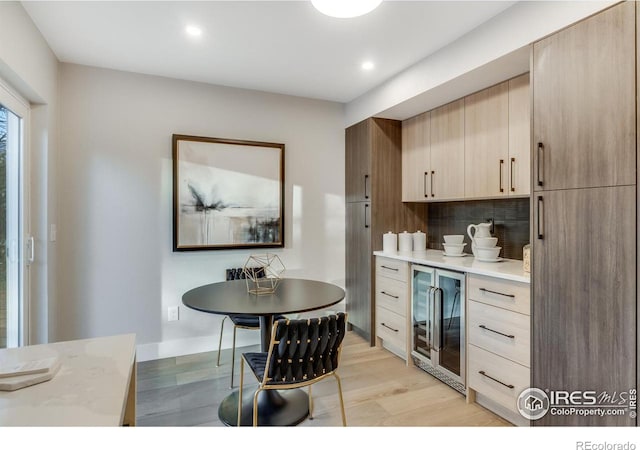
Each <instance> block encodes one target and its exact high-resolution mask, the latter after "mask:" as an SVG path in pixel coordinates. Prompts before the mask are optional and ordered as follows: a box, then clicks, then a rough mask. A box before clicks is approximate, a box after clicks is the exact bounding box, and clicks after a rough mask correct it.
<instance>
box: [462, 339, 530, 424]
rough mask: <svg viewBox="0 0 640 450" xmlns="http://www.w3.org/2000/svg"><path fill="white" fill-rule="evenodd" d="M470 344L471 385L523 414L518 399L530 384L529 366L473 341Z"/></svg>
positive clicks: (469, 373)
mask: <svg viewBox="0 0 640 450" xmlns="http://www.w3.org/2000/svg"><path fill="white" fill-rule="evenodd" d="M468 348H469V372H468V373H467V379H468V383H469V387H470V388H471V389H473V390H475V391H477V392H479V393H481V394H484V395H486V396H487V397H489V398H490V399H491V400H493V401H494V402H496V403H498V404H500V405H502V406H504V407H505V408H508V409H509V410H510V411H514V412H515V413H516V414H519V413H518V409H517V406H516V403H517V400H518V396H519V395H520V393H521V392H522V391H523V390H524V389H526V388H528V387H530V386H529V385H530V375H529V368H528V367H524V366H522V365H520V364H518V363H515V362H513V361H509V360H508V359H505V358H502V357H500V356H497V355H494V354H493V353H491V352H488V351H486V350H483V349H481V348H479V347H476V346H475V345H469V347H468ZM480 372H483V373H484V375H483V374H482V373H480ZM490 377H491V378H490ZM501 383H504V384H501ZM505 385H506V386H505Z"/></svg>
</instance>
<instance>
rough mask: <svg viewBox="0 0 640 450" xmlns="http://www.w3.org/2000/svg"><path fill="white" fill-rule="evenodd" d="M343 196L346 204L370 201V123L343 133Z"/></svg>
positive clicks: (367, 122) (364, 123)
mask: <svg viewBox="0 0 640 450" xmlns="http://www.w3.org/2000/svg"><path fill="white" fill-rule="evenodd" d="M345 134H346V135H345V140H346V142H345V143H346V148H347V149H349V151H348V152H347V154H346V160H345V166H346V167H345V172H346V173H347V177H346V179H345V196H346V201H347V202H348V203H352V202H367V201H371V150H370V143H371V121H363V123H362V124H360V125H359V126H357V127H349V128H347V129H346V131H345Z"/></svg>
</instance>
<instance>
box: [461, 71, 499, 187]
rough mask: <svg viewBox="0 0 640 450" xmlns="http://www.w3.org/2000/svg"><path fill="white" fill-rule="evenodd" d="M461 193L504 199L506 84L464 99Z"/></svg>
mask: <svg viewBox="0 0 640 450" xmlns="http://www.w3.org/2000/svg"><path fill="white" fill-rule="evenodd" d="M464 140H465V142H464V173H465V177H464V189H465V197H467V198H487V197H504V196H506V195H507V185H508V180H507V173H508V168H507V157H508V155H509V83H508V82H507V81H505V82H504V83H500V84H498V85H496V86H493V87H490V88H488V89H484V90H482V91H480V92H477V93H475V94H473V95H470V96H468V97H465V99H464Z"/></svg>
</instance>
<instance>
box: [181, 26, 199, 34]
mask: <svg viewBox="0 0 640 450" xmlns="http://www.w3.org/2000/svg"><path fill="white" fill-rule="evenodd" d="M184 31H185V32H186V33H187V34H188V35H189V36H193V37H199V36H202V28H200V27H196V26H195V25H187V28H185V29H184Z"/></svg>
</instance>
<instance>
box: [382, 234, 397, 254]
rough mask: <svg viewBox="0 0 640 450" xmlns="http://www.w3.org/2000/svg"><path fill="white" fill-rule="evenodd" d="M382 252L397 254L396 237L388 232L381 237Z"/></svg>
mask: <svg viewBox="0 0 640 450" xmlns="http://www.w3.org/2000/svg"><path fill="white" fill-rule="evenodd" d="M382 251H383V252H385V253H389V254H393V255H395V254H396V253H398V235H397V234H395V233H392V232H391V231H389V232H388V233H385V234H383V235H382Z"/></svg>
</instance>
